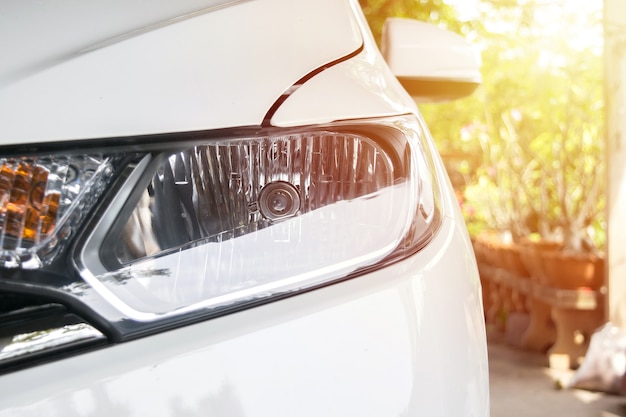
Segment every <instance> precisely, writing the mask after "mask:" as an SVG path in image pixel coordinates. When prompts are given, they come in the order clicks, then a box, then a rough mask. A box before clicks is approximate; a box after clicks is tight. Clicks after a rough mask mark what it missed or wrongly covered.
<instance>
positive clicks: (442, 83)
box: [381, 18, 482, 101]
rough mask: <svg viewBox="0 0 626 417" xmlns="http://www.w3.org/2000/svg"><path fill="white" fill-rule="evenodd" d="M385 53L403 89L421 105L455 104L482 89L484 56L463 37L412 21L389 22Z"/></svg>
mask: <svg viewBox="0 0 626 417" xmlns="http://www.w3.org/2000/svg"><path fill="white" fill-rule="evenodd" d="M381 49H382V53H383V56H384V57H385V60H386V61H387V64H388V65H389V67H390V68H391V70H392V71H393V73H394V74H395V75H396V77H398V80H400V83H401V84H402V86H403V87H404V88H405V89H406V90H407V91H408V92H409V94H411V96H413V97H414V98H415V99H416V100H418V101H442V100H452V99H457V98H460V97H464V96H467V95H469V94H471V93H472V92H474V90H476V88H477V87H478V85H480V83H481V80H482V77H481V74H480V65H481V62H480V55H479V54H478V51H477V50H476V49H475V48H474V47H473V46H472V45H471V44H469V43H468V42H467V41H465V39H463V38H462V37H461V36H459V35H457V34H455V33H452V32H449V31H446V30H443V29H441V28H438V27H437V26H434V25H432V24H429V23H424V22H420V21H417V20H412V19H400V18H389V19H387V20H386V21H385V25H384V27H383V37H382V48H381Z"/></svg>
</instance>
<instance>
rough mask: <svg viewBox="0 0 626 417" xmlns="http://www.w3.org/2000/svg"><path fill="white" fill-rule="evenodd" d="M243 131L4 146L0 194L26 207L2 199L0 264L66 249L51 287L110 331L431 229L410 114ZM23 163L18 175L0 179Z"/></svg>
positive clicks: (415, 241)
mask: <svg viewBox="0 0 626 417" xmlns="http://www.w3.org/2000/svg"><path fill="white" fill-rule="evenodd" d="M241 132H242V131H239V132H234V133H233V132H230V133H229V132H227V134H226V135H220V136H214V135H206V136H202V135H200V134H193V135H180V136H179V137H177V138H176V140H175V141H171V140H169V139H170V138H165V140H162V139H158V138H156V139H155V140H152V141H150V142H133V143H132V144H131V145H130V146H128V144H127V145H123V146H119V147H116V148H112V149H113V150H112V152H114V154H113V153H110V154H93V155H78V156H61V155H49V156H45V157H39V158H30V159H26V157H21V156H20V157H19V158H14V159H5V160H3V163H5V166H10V167H11V169H12V170H13V171H10V170H9V174H3V173H4V172H5V171H6V170H8V168H7V169H4V168H3V170H0V192H4V194H2V196H3V197H2V200H0V201H3V202H4V201H7V202H8V203H6V204H14V202H15V201H17V200H18V199H21V200H19V201H25V202H22V203H21V204H22V205H21V206H20V207H21V210H22V212H23V213H24V214H23V219H28V218H30V217H33V216H30V215H29V213H31V212H35V216H34V217H33V218H38V219H39V220H38V221H37V222H35V223H32V224H35V226H31V223H29V221H28V220H21V223H20V225H21V226H20V227H21V229H19V230H18V229H17V228H13V227H12V226H11V224H12V223H11V221H13V220H12V219H13V218H14V217H9V214H8V213H9V212H10V213H12V211H11V210H13V208H12V206H9V205H5V206H3V207H6V208H5V209H4V211H3V212H2V213H3V214H4V216H5V217H4V218H3V219H5V220H4V223H2V227H3V229H2V235H3V236H5V237H4V239H5V240H4V242H5V243H4V246H3V252H2V254H3V256H4V260H5V263H4V265H3V266H4V267H8V266H21V269H25V268H26V267H35V268H39V269H41V270H43V272H46V269H47V268H48V267H47V265H48V264H50V262H52V261H53V260H55V259H59V258H60V254H62V255H63V256H69V257H70V259H71V260H72V261H73V265H74V267H75V268H76V271H75V272H76V274H75V275H74V277H75V279H76V281H75V282H74V283H73V284H68V283H67V281H65V283H64V284H63V285H61V284H55V283H53V282H52V281H50V283H49V287H53V288H54V289H55V291H61V292H66V293H68V294H69V295H70V296H72V297H77V298H78V299H79V300H80V303H83V304H85V303H89V306H88V308H87V309H85V311H88V312H89V313H88V314H92V313H94V312H95V313H96V314H98V315H99V316H100V318H99V319H98V320H100V321H101V322H102V320H103V321H104V322H106V323H119V324H120V326H122V327H123V326H126V327H124V328H123V329H121V330H120V329H118V331H119V332H120V333H122V334H123V333H124V332H139V331H141V327H142V326H144V325H145V326H148V327H146V328H153V327H154V326H153V324H154V325H157V324H158V323H159V320H167V322H168V323H172V321H173V320H175V318H176V317H179V316H186V315H187V314H193V316H194V317H198V316H201V317H205V316H207V315H210V314H214V313H215V312H220V311H224V310H228V309H230V308H241V307H242V306H245V305H249V304H250V303H256V302H259V301H265V300H270V299H272V298H274V297H281V296H285V295H289V294H293V293H297V292H300V291H303V290H307V289H311V288H315V287H318V286H321V285H327V284H329V283H332V282H335V281H338V280H342V279H345V278H347V277H350V276H354V275H355V274H359V273H360V272H362V271H366V270H370V269H371V268H378V267H381V266H382V265H385V264H387V263H389V262H393V261H395V260H397V259H400V258H402V257H405V256H407V255H408V254H410V253H413V252H415V251H417V250H419V249H420V248H421V247H422V246H423V245H424V244H426V242H428V240H429V239H430V238H431V237H432V236H433V235H434V233H435V232H436V230H437V228H438V225H439V221H440V218H441V213H440V206H439V200H440V195H439V193H440V191H439V188H438V184H437V180H436V176H435V175H434V169H433V164H432V160H431V156H430V153H429V145H428V143H427V141H425V140H424V139H425V138H424V136H425V131H424V130H422V125H421V123H420V121H419V120H418V119H417V118H415V117H414V116H406V117H398V118H388V119H380V120H369V121H359V122H342V123H334V124H332V125H328V126H316V127H310V128H306V129H300V130H298V129H289V130H285V129H269V130H261V131H260V132H259V131H251V132H250V133H248V134H246V133H241ZM137 149H143V150H144V152H143V153H136V151H137ZM113 155H116V156H113ZM20 164H21V165H20ZM24 166H27V167H28V169H29V170H30V171H29V172H31V173H30V174H28V175H30V176H29V177H28V178H31V179H30V180H29V181H30V182H29V183H28V184H30V185H25V186H22V185H20V184H21V183H20V182H19V181H16V180H13V182H12V184H13V185H10V186H5V185H4V184H5V183H6V181H5V177H3V176H2V175H5V176H6V175H13V174H11V173H12V172H15V173H17V174H15V176H17V175H22V174H21V173H20V172H22V171H24V170H25V168H24ZM42 172H45V173H44V174H42ZM70 172H71V174H70ZM42 175H43V176H44V177H45V176H46V175H47V179H46V180H41V181H40V180H39V179H38V178H40V177H41V176H42ZM26 182H28V181H26ZM14 195H15V197H14ZM24 195H26V197H24ZM6 196H8V197H6ZM55 198H56V199H57V200H58V201H59V205H58V210H57V211H56V213H55V212H54V211H51V210H50V209H49V208H48V209H46V207H51V206H52V204H51V203H47V201H56V200H55ZM3 204H4V203H3ZM51 213H52V214H51ZM88 213H90V216H87V214H88ZM11 216H13V214H11ZM29 216H30V217H29ZM87 217H89V219H87ZM78 231H80V232H81V233H77V232H78ZM74 237H76V238H74ZM14 240H15V242H14ZM6 242H9V243H6ZM60 242H66V243H60ZM69 243H71V246H70V245H69ZM66 247H71V248H73V249H71V251H68V250H65V248H66ZM50 248H56V249H55V250H51V249H50ZM25 253H26V254H28V255H29V256H24V254H25ZM49 253H52V254H54V255H48V254H49ZM26 258H28V259H30V260H29V261H28V262H25V261H24V259H26ZM33 259H36V260H37V262H33V261H32V260H33ZM61 261H62V263H61V264H62V265H65V264H64V263H63V262H64V260H63V259H62V258H61ZM29 262H30V263H29ZM59 268H60V267H59V263H58V262H57V263H56V264H55V265H53V268H52V267H51V268H48V269H50V272H51V273H52V274H53V275H54V274H56V275H54V276H58V273H59V270H60V269H59ZM41 276H48V275H40V276H39V277H41ZM68 276H72V273H70V274H68ZM46 279H47V278H36V279H35V280H33V281H32V282H30V284H31V285H32V284H33V282H36V285H38V286H42V285H43V286H46V285H48V284H46V283H45V281H46ZM59 282H60V281H59ZM1 283H2V275H0V284H1ZM16 283H17V284H16ZM11 285H19V279H18V280H15V279H14V280H13V281H12V282H11ZM55 285H56V287H55ZM113 311H114V312H115V313H112V312H113ZM85 314H87V313H85ZM128 323H135V324H134V325H132V326H131V325H128ZM142 323H144V324H142ZM150 323H153V324H150ZM113 325H114V326H115V324H113ZM120 337H123V336H120Z"/></svg>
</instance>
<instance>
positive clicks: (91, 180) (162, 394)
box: [0, 0, 489, 417]
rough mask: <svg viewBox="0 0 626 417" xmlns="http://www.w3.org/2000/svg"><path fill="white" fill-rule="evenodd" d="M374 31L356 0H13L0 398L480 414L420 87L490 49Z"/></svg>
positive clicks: (477, 364)
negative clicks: (378, 38) (379, 42)
mask: <svg viewBox="0 0 626 417" xmlns="http://www.w3.org/2000/svg"><path fill="white" fill-rule="evenodd" d="M383 50H384V56H385V58H383V55H382V54H381V52H380V51H379V50H378V48H377V46H376V44H375V42H374V39H373V37H372V35H371V33H370V30H369V28H368V27H367V23H366V21H365V18H364V16H363V14H362V11H361V9H360V7H359V4H358V2H357V1H356V0H301V1H293V0H254V1H238V0H229V1H227V0H177V1H164V0H158V1H156V0H155V1H151V2H145V1H140V0H106V1H105V0H93V1H82V2H77V1H71V0H57V1H54V2H41V1H38V0H37V1H35V0H21V1H7V2H3V3H2V4H1V5H0V52H1V56H2V64H1V65H0V417H6V416H16V417H25V416H63V417H68V416H135V417H139V416H146V417H156V416H179V417H180V416H182V417H188V416H189V417H191V416H207V415H217V416H222V417H231V416H272V417H278V416H288V417H294V416H312V417H320V416H355V417H364V416H409V415H410V416H418V415H419V416H429V417H433V416H488V415H489V388H488V371H487V354H486V342H485V329H484V321H483V313H482V307H481V290H480V281H479V276H478V273H477V269H476V265H475V260H474V256H473V252H472V248H471V245H470V241H469V238H468V235H467V232H466V230H465V226H464V224H463V220H462V217H461V216H460V213H459V210H458V207H457V203H456V201H455V198H454V194H453V192H452V190H451V187H450V184H449V181H448V179H447V176H446V174H445V171H444V169H443V167H442V163H441V161H440V159H439V157H438V156H437V153H436V150H435V148H434V146H433V143H432V139H431V137H430V134H429V133H428V130H427V128H426V126H425V125H424V122H423V120H422V119H421V116H420V115H419V112H418V110H417V107H416V104H415V102H416V101H415V100H416V99H421V100H424V99H429V100H436V99H440V98H451V97H456V96H462V95H464V94H467V93H468V92H470V91H471V90H472V89H473V88H475V86H476V85H477V83H478V82H479V81H480V73H479V68H478V65H479V64H478V61H477V60H476V59H475V58H476V57H475V54H474V52H473V50H472V49H471V47H470V46H468V45H466V44H465V43H464V42H462V41H461V40H459V39H458V38H457V37H456V35H451V34H448V33H446V32H443V31H441V30H439V29H437V28H434V27H431V26H428V25H425V24H420V23H417V22H412V21H406V20H401V19H392V20H390V21H389V22H388V24H387V26H386V32H385V37H384V39H383ZM403 86H404V87H403Z"/></svg>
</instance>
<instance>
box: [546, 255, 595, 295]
mask: <svg viewBox="0 0 626 417" xmlns="http://www.w3.org/2000/svg"><path fill="white" fill-rule="evenodd" d="M543 266H544V269H545V273H546V278H547V283H546V284H547V285H548V286H550V287H553V288H560V289H567V290H575V289H580V288H589V289H592V290H598V289H600V288H601V287H602V286H603V285H604V258H603V257H601V256H597V255H594V254H587V253H566V252H561V251H554V252H546V253H544V254H543Z"/></svg>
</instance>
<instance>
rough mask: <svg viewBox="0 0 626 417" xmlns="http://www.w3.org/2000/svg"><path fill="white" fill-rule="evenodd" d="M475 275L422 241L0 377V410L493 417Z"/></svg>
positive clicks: (462, 241) (462, 254) (465, 262)
mask: <svg viewBox="0 0 626 417" xmlns="http://www.w3.org/2000/svg"><path fill="white" fill-rule="evenodd" d="M487 378H488V373H487V358H486V348H485V338H484V326H483V320H482V311H481V309H480V285H479V281H478V274H477V272H476V269H475V266H474V263H473V258H472V253H471V248H470V246H469V243H468V240H467V238H466V236H465V234H464V232H463V231H462V230H461V229H460V228H459V225H458V224H455V223H454V221H452V220H451V219H450V218H447V219H446V221H445V224H444V227H443V229H442V230H441V232H440V233H439V235H438V236H437V238H436V239H435V241H434V242H433V243H432V244H431V245H429V246H428V247H427V248H426V249H425V250H424V251H422V252H420V253H419V254H418V255H416V256H413V257H411V258H409V259H407V260H406V261H403V262H401V263H398V264H395V265H394V266H392V267H388V268H385V269H383V270H380V271H378V272H375V273H372V274H369V275H367V276H363V277H360V278H356V279H353V280H351V281H348V282H345V283H342V284H337V285H333V286H330V287H327V288H324V289H321V290H317V291H314V292H310V293H307V294H304V295H300V296H296V297H292V298H290V299H287V300H283V301H281V302H276V303H272V304H268V305H265V306H262V307H259V308H255V309H252V310H248V311H244V312H241V313H237V314H233V315H229V316H225V317H222V318H218V319H214V320H211V321H208V322H205V323H201V324H197V325H193V326H188V327H185V328H182V329H179V330H175V331H170V332H167V333H163V334H159V335H156V336H151V337H147V338H144V339H141V340H137V341H134V342H129V343H125V344H121V345H118V346H114V347H110V348H106V349H102V350H100V351H97V352H93V353H89V354H85V355H81V356H77V357H75V358H71V359H67V360H62V361H57V362H54V363H51V364H47V365H43V366H38V367H34V368H31V369H27V370H24V371H21V372H17V373H13V374H9V375H5V376H3V377H0V392H2V395H1V396H0V410H1V411H0V416H2V417H7V416H16V417H22V416H35V415H46V416H64V417H69V416H80V415H83V416H85V415H89V416H94V417H95V416H111V415H129V416H131V415H132V416H137V417H139V416H147V417H155V416H173V415H175V416H180V417H186V416H206V415H220V416H244V415H245V416H274V417H276V416H289V417H291V416H294V415H298V416H312V417H313V416H315V417H317V416H321V415H323V416H381V415H385V416H404V415H426V416H486V415H488V404H489V398H488V381H487Z"/></svg>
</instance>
